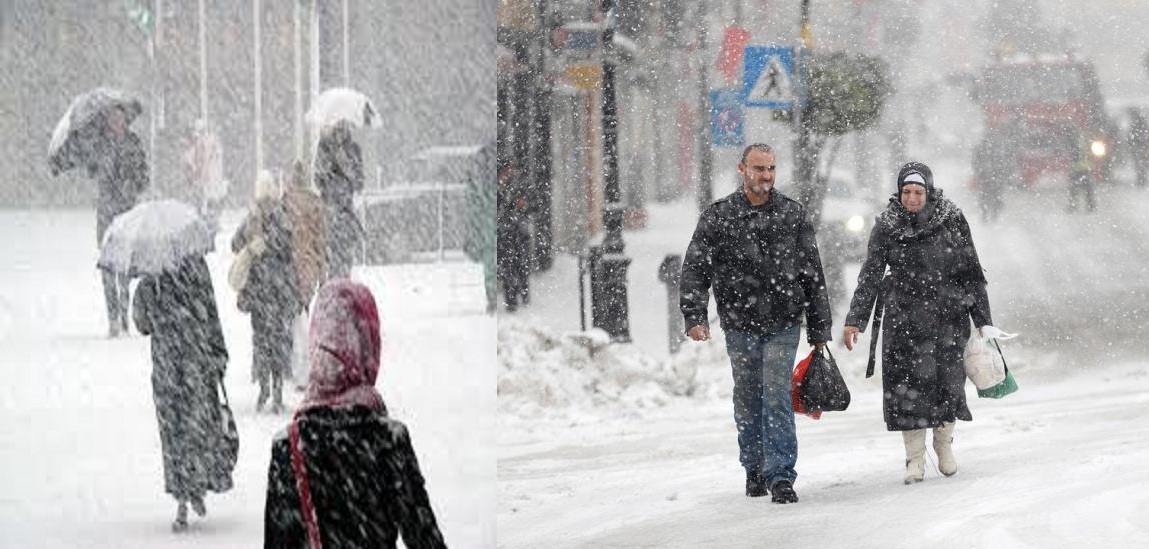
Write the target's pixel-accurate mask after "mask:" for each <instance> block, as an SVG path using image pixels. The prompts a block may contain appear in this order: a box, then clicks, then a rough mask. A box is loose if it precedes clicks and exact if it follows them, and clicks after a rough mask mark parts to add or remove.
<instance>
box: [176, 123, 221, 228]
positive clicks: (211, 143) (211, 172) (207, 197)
mask: <svg viewBox="0 0 1149 549" xmlns="http://www.w3.org/2000/svg"><path fill="white" fill-rule="evenodd" d="M183 161H184V168H185V169H186V171H187V179H188V187H189V188H188V191H189V194H190V197H191V202H192V204H194V205H195V206H196V208H198V209H199V211H200V215H202V216H203V217H204V219H205V220H207V222H208V223H209V224H210V225H211V226H212V227H213V228H214V227H218V225H219V213H220V209H221V208H222V203H223V199H224V198H225V197H227V190H228V186H229V183H228V181H227V180H226V179H224V177H223V151H222V150H221V149H220V145H219V139H218V138H217V137H216V135H215V133H214V132H212V131H211V129H210V128H209V127H208V123H207V121H206V120H204V119H202V118H198V119H196V121H195V126H194V127H193V130H192V136H191V143H190V144H189V145H188V148H187V150H186V151H184V157H183Z"/></svg>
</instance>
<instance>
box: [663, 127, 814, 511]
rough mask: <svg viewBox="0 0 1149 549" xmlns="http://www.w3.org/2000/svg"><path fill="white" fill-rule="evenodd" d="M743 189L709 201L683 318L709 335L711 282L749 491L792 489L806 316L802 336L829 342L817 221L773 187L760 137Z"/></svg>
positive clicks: (688, 264) (685, 275) (746, 163)
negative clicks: (793, 388) (794, 397)
mask: <svg viewBox="0 0 1149 549" xmlns="http://www.w3.org/2000/svg"><path fill="white" fill-rule="evenodd" d="M738 172H739V173H741V174H742V182H743V185H742V189H739V190H738V191H735V192H734V193H732V194H730V195H729V196H726V197H724V198H721V199H719V200H718V201H717V202H715V203H714V204H711V205H710V207H709V208H707V209H706V211H705V212H703V213H702V217H701V218H700V219H699V220H698V227H697V228H696V229H695V230H694V236H693V237H692V238H691V239H690V247H689V248H687V250H686V259H685V261H684V263H683V266H682V300H681V309H682V315H683V316H684V317H685V319H686V330H687V334H688V335H689V336H690V338H691V339H693V340H695V341H702V340H706V339H710V328H709V323H708V321H707V312H706V309H707V305H708V302H709V299H710V295H709V292H710V289H711V287H713V288H714V298H715V301H716V302H717V303H718V317H719V320H720V322H721V324H722V328H723V330H724V331H725V332H726V350H727V352H728V353H729V355H730V363H731V367H732V368H733V370H734V421H735V424H736V425H737V426H738V446H739V449H740V452H739V459H740V461H741V462H742V466H743V467H744V468H745V469H746V495H747V496H751V497H758V496H764V495H766V494H767V493H768V492H769V491H773V493H774V495H773V497H772V500H773V501H774V502H775V503H793V502H796V501H798V496H797V494H795V493H794V479H795V478H796V477H797V473H796V472H795V471H794V465H795V463H796V462H797V457H798V443H797V438H796V436H795V432H794V411H793V406H792V402H791V394H790V373H791V371H792V369H793V365H794V355H795V352H796V350H797V347H798V337H799V331H800V324H801V317H802V314H803V313H805V316H806V339H807V340H808V341H809V342H810V344H811V345H814V346H816V347H819V348H820V347H822V346H824V345H825V344H826V342H827V341H829V340H830V302H829V299H828V298H827V296H826V285H825V280H824V278H823V275H822V261H821V258H820V257H819V255H818V245H817V243H816V242H815V240H814V228H813V226H812V225H811V224H810V222H809V220H808V219H807V218H806V211H805V209H804V208H803V207H802V206H801V205H800V204H798V203H797V202H795V201H794V200H792V199H790V198H788V197H786V196H784V195H782V193H780V192H778V191H776V190H775V189H774V173H775V163H774V151H773V149H771V148H770V146H769V145H764V144H761V143H757V144H754V145H750V146H749V147H746V149H745V150H744V151H743V152H742V161H741V162H740V163H739V164H738Z"/></svg>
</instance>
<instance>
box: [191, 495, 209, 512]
mask: <svg viewBox="0 0 1149 549" xmlns="http://www.w3.org/2000/svg"><path fill="white" fill-rule="evenodd" d="M191 506H192V511H195V514H197V515H199V516H201V517H202V516H204V515H206V514H207V507H206V506H204V504H203V497H202V496H200V497H194V498H192V499H191Z"/></svg>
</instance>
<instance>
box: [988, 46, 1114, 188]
mask: <svg viewBox="0 0 1149 549" xmlns="http://www.w3.org/2000/svg"><path fill="white" fill-rule="evenodd" d="M975 90H976V91H975V98H976V100H977V101H978V103H979V104H980V105H981V107H982V110H983V112H984V113H985V133H984V135H983V137H982V141H981V143H980V144H979V146H978V148H977V150H976V152H975V153H974V156H973V162H974V166H973V167H974V177H975V185H976V186H977V187H978V189H979V190H981V191H983V192H989V193H990V194H991V195H992V194H993V193H995V192H996V193H1000V192H1002V191H1004V190H1005V189H1007V188H1025V189H1031V188H1033V187H1035V186H1037V185H1039V184H1042V183H1043V182H1045V181H1051V180H1052V181H1058V182H1062V183H1063V182H1065V181H1066V180H1067V179H1068V178H1069V177H1070V175H1071V173H1072V172H1073V171H1074V170H1075V169H1088V171H1089V174H1090V178H1091V179H1092V183H1103V182H1106V181H1107V180H1108V179H1109V171H1110V165H1111V164H1112V160H1111V159H1112V150H1113V142H1114V138H1115V136H1116V131H1115V129H1114V125H1113V124H1112V123H1111V122H1110V121H1109V120H1108V117H1107V116H1106V114H1105V108H1104V101H1103V98H1102V96H1101V90H1100V87H1099V86H1098V81H1097V74H1096V71H1094V68H1093V64H1092V63H1089V62H1088V61H1085V60H1082V59H1078V58H1075V57H1074V56H1072V55H1062V54H1059V55H1029V54H1023V55H1016V56H1012V57H1007V58H1002V59H999V60H997V61H995V62H993V63H991V64H990V65H988V66H987V67H986V68H985V70H984V71H983V72H982V73H981V75H980V77H979V78H978V79H977V83H976V86H975ZM1047 176H1052V177H1047ZM999 196H1000V195H999Z"/></svg>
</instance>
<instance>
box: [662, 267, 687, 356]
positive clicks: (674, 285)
mask: <svg viewBox="0 0 1149 549" xmlns="http://www.w3.org/2000/svg"><path fill="white" fill-rule="evenodd" d="M658 280H659V282H662V283H663V284H666V335H667V341H668V344H669V349H670V354H675V353H677V352H678V349H679V348H681V347H682V341H683V340H684V339H685V334H684V333H683V332H685V330H686V327H685V325H684V322H685V321H684V320H683V319H682V310H681V309H679V288H678V285H679V283H680V282H681V280H682V256H680V255H677V254H669V255H667V256H666V257H665V258H663V259H662V264H661V265H659V266H658Z"/></svg>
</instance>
